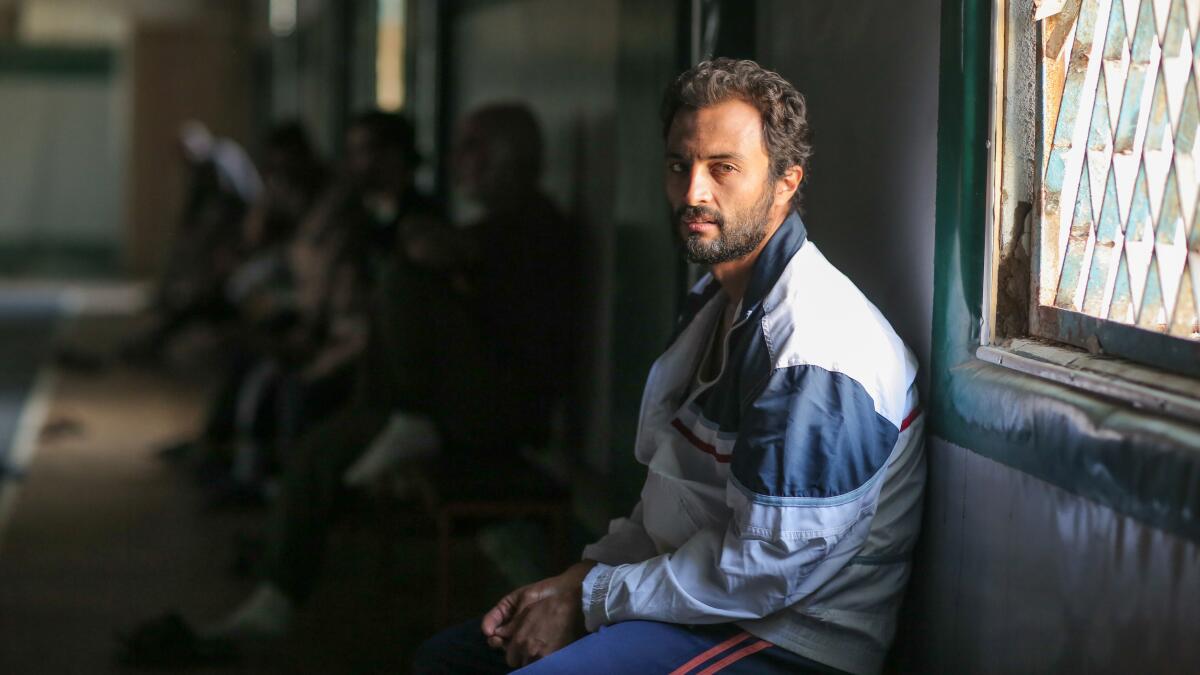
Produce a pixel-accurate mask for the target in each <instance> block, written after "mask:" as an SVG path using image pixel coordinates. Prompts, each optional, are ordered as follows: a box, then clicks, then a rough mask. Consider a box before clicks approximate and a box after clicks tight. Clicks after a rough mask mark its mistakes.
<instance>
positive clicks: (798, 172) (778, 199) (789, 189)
mask: <svg viewBox="0 0 1200 675" xmlns="http://www.w3.org/2000/svg"><path fill="white" fill-rule="evenodd" d="M803 180H804V169H803V168H802V167H800V166H791V167H788V169H787V171H784V172H783V175H782V176H780V177H779V179H778V180H776V181H775V203H776V204H786V203H788V202H789V201H791V199H792V195H794V194H796V190H797V189H798V188H799V187H800V183H801V182H802V181H803Z"/></svg>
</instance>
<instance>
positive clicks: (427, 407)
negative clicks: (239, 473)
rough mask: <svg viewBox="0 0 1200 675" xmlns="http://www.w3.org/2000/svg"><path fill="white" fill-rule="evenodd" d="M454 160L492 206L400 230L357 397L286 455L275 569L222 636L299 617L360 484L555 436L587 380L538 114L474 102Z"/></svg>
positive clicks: (570, 261)
mask: <svg viewBox="0 0 1200 675" xmlns="http://www.w3.org/2000/svg"><path fill="white" fill-rule="evenodd" d="M453 166H454V172H455V176H456V179H457V181H458V184H459V186H460V187H461V189H462V190H463V192H464V193H465V194H466V195H468V196H469V197H470V198H472V199H473V200H475V201H477V202H478V203H479V204H480V205H481V206H482V208H483V215H482V216H481V217H480V218H479V220H478V221H477V222H475V223H472V224H470V225H469V226H467V227H463V228H450V227H446V226H444V225H438V224H437V223H436V222H434V221H432V220H428V219H425V220H421V219H416V220H411V221H408V222H406V223H404V224H403V225H402V226H401V227H400V228H399V236H398V237H397V239H396V242H395V244H394V245H393V248H392V249H391V250H392V251H394V255H393V257H392V259H391V264H388V265H385V266H384V267H383V269H382V274H381V282H380V284H379V286H378V290H379V293H378V294H377V295H376V296H375V297H376V300H375V303H374V304H373V309H372V311H371V312H370V316H371V318H372V321H371V324H370V326H371V331H370V338H369V340H368V345H367V350H366V356H365V359H364V362H363V366H362V368H360V370H359V377H358V381H357V386H356V390H355V395H354V396H353V397H352V399H351V403H350V405H348V406H347V407H346V408H344V409H343V410H341V411H340V412H339V413H337V414H336V415H334V416H332V417H331V418H329V419H327V420H326V421H325V422H324V423H322V424H320V425H317V426H316V427H314V428H313V429H311V430H310V431H309V432H308V433H306V434H304V435H303V437H302V438H301V439H299V441H298V443H297V444H296V447H295V448H294V450H293V452H291V454H290V456H289V457H288V458H287V461H286V466H285V471H284V478H283V482H282V485H281V487H282V491H281V494H280V497H279V499H278V501H277V503H276V504H275V507H276V508H275V509H274V511H273V517H272V521H271V528H270V530H269V533H268V546H267V554H266V560H265V566H264V575H263V579H262V582H261V584H260V585H259V586H258V588H257V589H256V590H255V591H254V592H253V593H252V594H251V596H250V597H249V598H248V599H247V600H246V601H245V602H244V603H243V604H242V605H241V606H239V607H238V608H237V609H236V610H234V611H233V612H232V613H231V614H230V615H229V616H228V617H226V618H225V619H224V620H222V621H220V622H218V623H217V624H216V625H215V626H213V627H212V628H211V629H210V630H208V631H207V632H206V634H207V635H209V636H218V637H226V638H228V637H238V638H240V637H263V636H273V635H279V634H281V633H283V632H284V631H286V630H287V628H288V627H289V626H290V624H291V621H292V619H293V617H294V614H295V611H296V608H297V607H298V606H299V605H300V604H301V603H302V602H303V601H304V600H305V598H306V597H307V596H308V595H309V593H311V591H312V589H313V586H314V584H315V583H316V582H317V579H318V576H319V569H320V560H321V556H322V554H323V551H324V548H325V539H326V533H327V531H328V528H329V526H330V523H331V521H332V519H333V516H334V512H335V507H336V504H337V501H338V496H339V495H340V494H341V493H342V492H343V491H344V490H345V488H347V487H362V486H366V485H369V484H371V483H372V482H374V481H376V480H378V479H379V478H380V477H381V476H383V475H385V474H386V472H387V471H388V470H389V469H391V468H392V467H394V466H395V465H396V464H397V463H398V462H400V461H402V460H404V459H412V458H417V457H427V456H429V455H430V454H432V453H436V452H440V453H442V454H443V455H445V456H448V457H450V458H453V459H454V461H471V459H470V458H472V457H476V458H477V457H483V456H489V455H496V454H499V453H512V452H514V450H515V449H516V448H519V447H521V445H522V444H530V443H540V442H544V441H545V439H546V437H547V434H548V427H549V421H550V418H551V410H552V409H553V408H554V406H555V404H556V403H557V402H559V401H561V400H562V398H563V396H565V395H566V394H567V393H568V392H570V391H572V389H573V386H574V384H573V377H572V375H571V372H572V371H573V369H574V359H575V349H576V345H577V344H578V336H579V329H578V316H579V314H580V312H579V307H580V298H579V297H578V289H579V288H581V286H582V284H581V280H580V278H579V277H580V268H579V265H578V264H577V262H576V261H577V260H578V257H579V251H578V236H577V234H578V233H577V232H576V231H575V229H574V227H573V226H572V225H571V224H570V223H569V222H568V221H567V220H566V219H565V218H564V217H563V216H562V214H561V213H560V212H559V211H558V209H557V207H555V206H554V204H553V203H552V202H551V201H550V200H549V199H548V198H547V197H546V196H545V195H544V194H543V193H542V192H541V190H540V188H539V187H538V181H539V178H540V173H541V168H542V142H541V134H540V130H539V128H538V125H537V122H536V120H535V119H534V117H533V115H532V113H530V111H529V110H528V109H527V108H525V107H524V106H521V105H516V104H502V105H494V106H487V107H484V108H481V109H479V110H477V111H475V112H474V113H472V114H471V115H469V116H468V117H467V118H466V120H464V121H463V123H462V125H461V126H460V127H459V130H458V133H457V142H456V146H455V152H454V157H453Z"/></svg>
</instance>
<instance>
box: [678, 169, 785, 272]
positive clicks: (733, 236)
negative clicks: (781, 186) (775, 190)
mask: <svg viewBox="0 0 1200 675" xmlns="http://www.w3.org/2000/svg"><path fill="white" fill-rule="evenodd" d="M768 187H769V184H768ZM773 197H774V195H773V194H772V192H771V190H770V189H768V188H766V187H764V189H763V193H762V196H761V197H760V198H759V200H758V201H757V202H756V203H755V204H754V205H753V206H751V207H750V208H749V209H748V210H746V211H738V212H735V213H733V214H732V215H731V219H730V220H729V221H726V219H725V214H723V213H721V212H720V211H718V210H716V209H711V208H709V207H707V206H681V207H679V208H678V209H676V210H675V226H676V227H680V226H681V225H682V224H683V223H684V222H688V221H696V220H705V221H711V222H712V223H713V224H715V225H716V226H717V236H716V238H715V239H712V240H711V241H706V240H704V239H702V238H701V237H700V235H699V234H696V233H689V234H687V235H686V236H685V238H684V240H683V249H684V252H686V253H687V257H688V260H690V261H691V262H693V263H696V264H698V265H716V264H719V263H724V262H729V261H731V260H738V259H739V258H744V257H746V256H747V255H749V254H750V253H752V252H753V251H754V249H756V248H758V245H759V244H761V243H762V240H763V238H764V237H766V236H767V225H768V220H769V219H770V217H771V204H772V202H773V201H774V200H773V199H772V198H773Z"/></svg>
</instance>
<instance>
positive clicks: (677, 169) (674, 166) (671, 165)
mask: <svg viewBox="0 0 1200 675" xmlns="http://www.w3.org/2000/svg"><path fill="white" fill-rule="evenodd" d="M667 171H670V172H671V173H683V171H684V166H683V162H667Z"/></svg>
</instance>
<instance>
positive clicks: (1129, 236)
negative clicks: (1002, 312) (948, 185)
mask: <svg viewBox="0 0 1200 675" xmlns="http://www.w3.org/2000/svg"><path fill="white" fill-rule="evenodd" d="M1070 4H1071V3H1069V2H1068V5H1070ZM1075 7H1077V8H1078V11H1077V12H1075V11H1065V12H1063V13H1062V14H1061V15H1060V16H1058V17H1056V18H1054V19H1051V20H1050V22H1049V23H1048V24H1047V25H1044V26H1043V30H1042V35H1043V40H1044V42H1043V54H1044V56H1045V58H1044V60H1043V73H1042V74H1043V80H1042V81H1043V83H1044V84H1043V91H1044V93H1043V97H1042V111H1041V112H1042V120H1043V128H1042V133H1043V144H1042V147H1043V148H1044V149H1045V150H1044V151H1045V154H1044V156H1043V160H1044V162H1043V166H1044V167H1045V175H1044V176H1043V181H1042V211H1041V223H1042V242H1043V250H1042V259H1041V265H1042V277H1041V283H1040V285H1039V291H1038V300H1039V302H1040V303H1041V304H1043V305H1051V306H1055V307H1059V308H1063V309H1069V310H1074V311H1076V312H1083V313H1085V314H1089V315H1091V316H1095V317H1099V318H1102V319H1108V320H1112V321H1118V322H1121V323H1125V324H1130V325H1135V326H1138V327H1140V328H1145V329H1148V330H1153V331H1157V332H1161V333H1168V334H1170V335H1173V336H1177V337H1182V338H1188V339H1193V340H1200V317H1198V314H1197V301H1200V209H1198V208H1197V199H1198V197H1200V175H1198V167H1197V166H1196V162H1197V154H1200V153H1198V150H1200V148H1197V141H1198V139H1200V136H1198V134H1197V125H1198V124H1200V93H1198V89H1200V86H1198V83H1197V79H1198V77H1200V39H1197V32H1198V29H1200V0H1082V2H1079V1H1078V0H1076V5H1075V6H1071V7H1069V8H1068V9H1069V10H1074V9H1075ZM1055 21H1057V22H1058V24H1057V25H1055V23H1054V22H1055ZM1068 21H1069V22H1072V23H1073V25H1071V26H1070V28H1069V32H1068V34H1067V38H1066V39H1065V41H1063V40H1061V38H1059V39H1057V40H1056V39H1055V37H1056V33H1061V32H1062V30H1063V29H1064V28H1065V26H1064V25H1063V24H1064V23H1065V22H1068ZM1057 44H1061V45H1062V47H1061V49H1058V51H1057V53H1051V50H1052V49H1054V48H1055V47H1056V46H1057Z"/></svg>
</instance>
